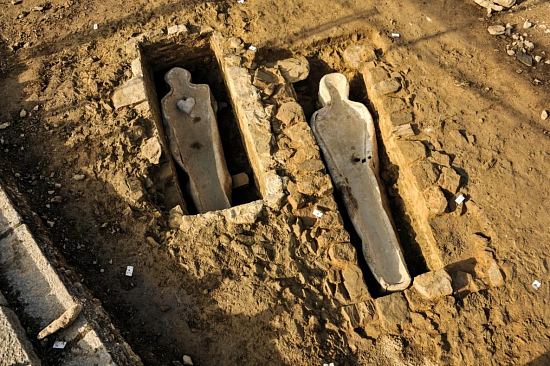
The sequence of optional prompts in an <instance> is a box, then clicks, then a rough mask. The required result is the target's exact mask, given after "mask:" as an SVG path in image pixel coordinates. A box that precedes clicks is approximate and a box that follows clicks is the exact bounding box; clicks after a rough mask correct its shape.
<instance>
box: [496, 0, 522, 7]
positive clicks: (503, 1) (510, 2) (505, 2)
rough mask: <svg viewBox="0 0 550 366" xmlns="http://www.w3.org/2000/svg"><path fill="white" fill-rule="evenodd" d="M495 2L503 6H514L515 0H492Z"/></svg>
mask: <svg viewBox="0 0 550 366" xmlns="http://www.w3.org/2000/svg"><path fill="white" fill-rule="evenodd" d="M492 1H493V2H494V3H495V4H498V5H501V6H504V7H505V8H509V7H511V6H514V5H515V4H516V1H517V0H492Z"/></svg>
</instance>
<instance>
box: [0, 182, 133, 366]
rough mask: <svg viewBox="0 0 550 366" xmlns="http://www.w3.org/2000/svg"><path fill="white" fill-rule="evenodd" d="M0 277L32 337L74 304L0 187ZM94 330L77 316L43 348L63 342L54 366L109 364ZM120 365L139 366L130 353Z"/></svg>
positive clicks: (105, 347)
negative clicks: (60, 354)
mask: <svg viewBox="0 0 550 366" xmlns="http://www.w3.org/2000/svg"><path fill="white" fill-rule="evenodd" d="M0 277H1V278H2V281H3V283H4V284H6V285H7V287H8V288H9V291H8V292H9V294H10V296H11V297H12V298H13V300H14V301H15V302H16V303H17V304H18V305H19V306H20V308H21V309H22V310H21V313H22V314H20V315H22V316H23V317H24V318H25V319H29V320H31V319H32V321H31V323H32V324H31V325H30V326H28V327H27V328H28V329H29V331H30V332H31V333H35V334H33V336H35V335H36V334H38V332H39V331H40V330H42V329H43V328H44V327H46V326H48V325H49V324H51V323H52V322H54V321H56V320H57V319H58V318H60V317H62V316H63V315H64V314H65V313H66V312H67V311H68V310H69V309H72V308H74V307H75V306H78V302H77V301H76V300H75V299H74V298H73V296H72V295H71V293H70V292H69V290H68V289H67V287H66V286H65V285H64V283H63V281H62V280H61V278H60V277H59V275H58V274H57V273H56V271H55V270H54V268H53V266H52V265H51V263H50V262H49V260H48V258H47V257H46V256H45V255H44V253H43V252H42V250H41V249H40V247H39V245H38V244H37V242H36V241H35V239H34V237H33V235H32V234H31V232H30V230H29V228H28V227H27V225H25V224H24V223H23V221H22V219H21V217H20V215H19V214H18V213H17V211H16V210H15V208H14V207H13V205H12V204H11V202H10V200H9V198H8V196H7V194H6V192H5V191H4V190H3V189H2V188H1V187H0ZM95 327H96V325H95V323H93V322H89V321H88V320H87V319H86V317H85V316H84V315H83V314H80V315H79V316H78V317H77V318H76V319H75V320H74V322H72V323H71V324H66V328H65V329H61V330H59V331H57V332H56V333H54V334H53V335H51V337H49V338H50V339H49V340H48V344H49V343H53V341H54V340H61V341H64V342H67V344H66V346H65V348H63V350H59V351H60V352H63V357H61V359H62V361H61V362H60V364H62V365H115V362H114V361H113V358H112V357H111V352H110V348H109V346H108V345H106V344H104V343H103V341H102V340H101V338H100V336H99V335H98V333H99V332H97V331H96V329H95ZM128 348H129V347H128ZM56 351H57V350H56ZM124 364H128V365H130V364H140V361H139V358H138V357H137V356H135V355H133V354H132V355H130V357H129V360H128V362H124Z"/></svg>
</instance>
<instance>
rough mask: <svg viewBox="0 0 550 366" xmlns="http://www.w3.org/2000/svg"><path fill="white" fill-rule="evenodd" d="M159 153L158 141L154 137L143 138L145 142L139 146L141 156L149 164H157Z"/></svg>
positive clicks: (160, 152) (160, 150) (160, 151)
mask: <svg viewBox="0 0 550 366" xmlns="http://www.w3.org/2000/svg"><path fill="white" fill-rule="evenodd" d="M161 154H162V149H161V147H160V142H159V139H158V138H156V137H151V138H150V139H147V140H145V143H144V144H143V145H142V146H141V156H142V157H143V158H144V159H145V160H147V161H148V162H150V163H151V164H158V163H159V161H160V156H161Z"/></svg>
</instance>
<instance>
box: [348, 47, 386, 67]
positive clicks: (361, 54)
mask: <svg viewBox="0 0 550 366" xmlns="http://www.w3.org/2000/svg"><path fill="white" fill-rule="evenodd" d="M342 57H343V59H344V62H345V63H346V64H347V65H348V66H349V67H351V68H352V69H356V70H358V69H359V68H361V66H362V65H363V64H365V63H367V62H371V61H374V60H376V59H377V57H376V53H375V51H374V48H373V47H372V46H369V45H367V44H352V45H351V46H348V47H347V48H346V49H345V50H344V54H343V55H342Z"/></svg>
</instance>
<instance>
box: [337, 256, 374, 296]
mask: <svg viewBox="0 0 550 366" xmlns="http://www.w3.org/2000/svg"><path fill="white" fill-rule="evenodd" d="M341 274H342V281H343V282H344V286H345V288H346V290H347V292H348V295H349V298H350V300H351V301H358V300H362V299H364V298H366V297H368V296H369V292H368V290H367V286H366V285H365V280H364V279H363V272H361V269H360V268H359V267H357V266H356V265H355V264H352V263H349V264H348V265H347V266H345V267H344V269H342V272H341Z"/></svg>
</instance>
